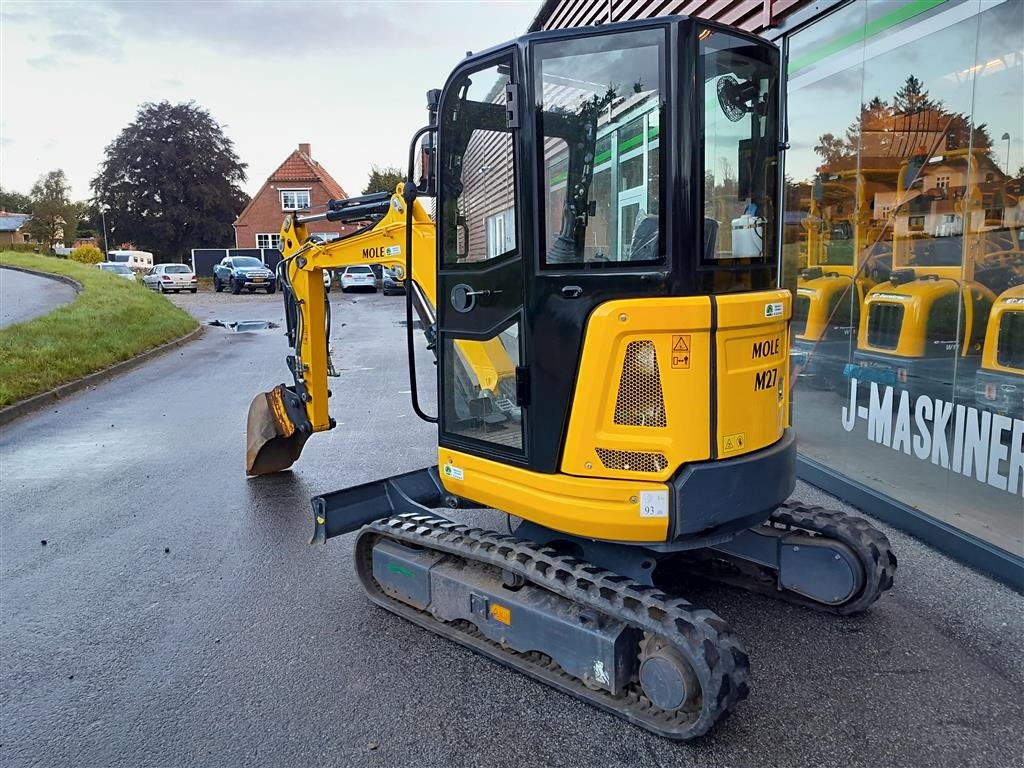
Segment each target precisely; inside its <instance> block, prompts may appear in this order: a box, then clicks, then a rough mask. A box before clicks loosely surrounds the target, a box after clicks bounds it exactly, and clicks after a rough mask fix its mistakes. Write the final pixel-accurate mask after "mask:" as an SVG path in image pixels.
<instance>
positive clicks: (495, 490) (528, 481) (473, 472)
mask: <svg viewBox="0 0 1024 768" xmlns="http://www.w3.org/2000/svg"><path fill="white" fill-rule="evenodd" d="M449 463H451V464H452V465H453V466H456V467H459V468H461V469H462V470H463V478H462V479H461V480H459V479H456V478H454V477H451V476H448V475H446V474H444V473H443V472H442V473H441V482H442V483H443V485H444V487H445V490H447V491H448V492H449V493H452V494H455V495H456V496H461V497H463V498H466V499H470V500H471V501H475V502H476V503H478V504H482V505H484V506H489V507H494V508H495V509H501V510H504V511H505V512H508V513H509V514H512V515H516V516H517V517H521V518H523V519H524V520H530V521H532V522H534V523H537V524H538V525H543V526H546V527H548V528H552V529H554V530H556V531H562V532H564V533H572V534H575V535H577V536H586V537H589V538H600V539H611V540H613V541H646V542H659V541H665V540H666V538H667V536H668V518H667V517H641V515H640V493H641V492H642V491H667V490H668V487H667V486H666V485H665V484H664V483H659V482H655V481H653V480H652V481H646V482H641V481H635V480H605V479H599V478H583V477H571V476H569V475H564V474H550V475H549V474H543V473H540V472H532V471H530V470H528V469H525V468H523V467H515V466H511V465H509V464H502V463H500V462H497V461H490V460H489V459H484V458H481V457H480V456H474V455H472V454H468V453H462V452H460V451H454V450H451V449H449V448H440V449H439V450H438V465H439V466H444V465H445V464H449ZM670 513H671V511H670Z"/></svg>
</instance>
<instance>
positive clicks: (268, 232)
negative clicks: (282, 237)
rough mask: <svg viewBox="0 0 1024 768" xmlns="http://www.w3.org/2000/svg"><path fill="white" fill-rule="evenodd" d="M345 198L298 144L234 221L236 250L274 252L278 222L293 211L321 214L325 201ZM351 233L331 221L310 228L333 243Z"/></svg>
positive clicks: (306, 147)
mask: <svg viewBox="0 0 1024 768" xmlns="http://www.w3.org/2000/svg"><path fill="white" fill-rule="evenodd" d="M346 197H348V195H347V194H345V190H344V189H342V188H341V185H340V184H339V183H338V182H336V181H335V180H334V179H333V178H332V177H331V174H329V173H328V172H327V169H325V168H324V167H323V166H322V165H320V163H318V162H317V161H316V160H314V159H313V151H312V148H311V147H310V145H309V144H299V148H298V149H296V150H294V151H293V152H292V153H291V154H290V155H288V157H287V158H286V159H285V161H284V162H283V163H281V165H279V166H278V167H277V170H276V171H274V172H273V173H272V174H270V176H269V177H267V180H266V181H265V182H264V183H263V186H262V187H260V191H259V192H257V193H256V195H255V197H253V199H252V200H251V201H249V204H248V205H247V206H245V209H244V210H243V211H242V212H241V213H240V214H239V215H238V218H237V219H235V223H234V227H235V247H236V248H277V247H278V242H279V234H278V233H279V232H280V231H281V222H282V221H283V220H284V217H285V216H286V215H288V214H289V213H291V212H293V211H301V210H306V209H309V208H312V209H313V210H314V211H322V210H324V208H323V206H324V205H325V204H326V203H327V201H328V200H340V199H343V198H346ZM351 229H352V226H351V225H345V224H339V223H335V222H331V221H316V222H311V223H310V224H309V232H310V234H312V233H314V232H319V233H323V234H325V235H326V236H327V239H333V238H335V237H338V236H339V235H341V234H343V233H346V232H348V231H350V230H351Z"/></svg>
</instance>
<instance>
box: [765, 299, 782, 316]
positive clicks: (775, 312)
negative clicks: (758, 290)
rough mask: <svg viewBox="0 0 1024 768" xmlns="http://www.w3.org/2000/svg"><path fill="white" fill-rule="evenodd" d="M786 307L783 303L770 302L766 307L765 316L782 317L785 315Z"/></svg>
mask: <svg viewBox="0 0 1024 768" xmlns="http://www.w3.org/2000/svg"><path fill="white" fill-rule="evenodd" d="M783 307H784V305H783V303H782V302H781V301H770V302H768V303H767V304H765V305H764V316H765V317H782V315H783V313H784V311H785V310H784V308H783Z"/></svg>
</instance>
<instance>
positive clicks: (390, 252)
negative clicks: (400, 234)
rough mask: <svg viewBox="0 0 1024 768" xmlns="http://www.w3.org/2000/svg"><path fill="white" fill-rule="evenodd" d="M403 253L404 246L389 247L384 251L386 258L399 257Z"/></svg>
mask: <svg viewBox="0 0 1024 768" xmlns="http://www.w3.org/2000/svg"><path fill="white" fill-rule="evenodd" d="M401 252H402V246H400V245H389V246H388V247H387V248H385V249H384V255H385V256H397V255H398V254H400V253H401Z"/></svg>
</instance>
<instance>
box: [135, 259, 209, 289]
mask: <svg viewBox="0 0 1024 768" xmlns="http://www.w3.org/2000/svg"><path fill="white" fill-rule="evenodd" d="M142 284H143V285H145V286H146V287H147V288H152V289H153V290H154V291H160V293H167V292H169V291H174V292H175V293H181V292H182V291H191V292H192V293H195V292H196V288H197V284H196V276H195V273H194V272H193V271H192V270H191V269H189V268H188V267H186V266H185V265H184V264H157V265H156V266H155V267H153V268H152V269H151V270H149V272H147V273H146V274H145V275H144V276H143V278H142Z"/></svg>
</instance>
